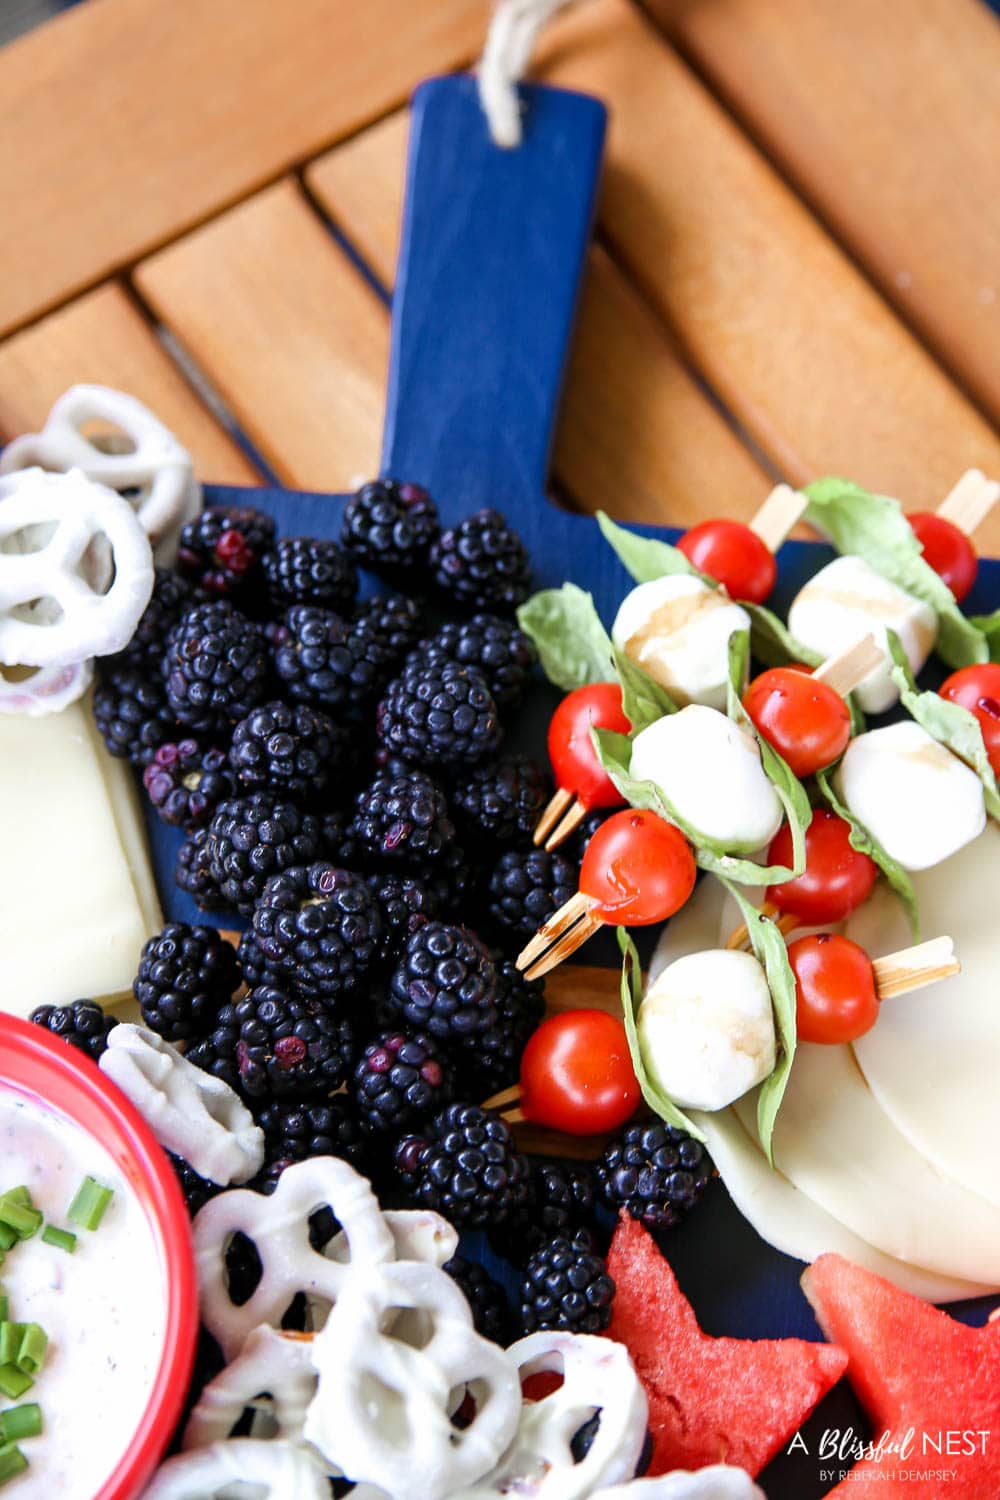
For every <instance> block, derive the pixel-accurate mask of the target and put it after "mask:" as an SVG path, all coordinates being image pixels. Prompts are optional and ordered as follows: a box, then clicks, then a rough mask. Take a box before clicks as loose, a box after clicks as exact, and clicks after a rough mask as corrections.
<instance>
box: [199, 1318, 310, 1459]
mask: <svg viewBox="0 0 1000 1500" xmlns="http://www.w3.org/2000/svg"><path fill="white" fill-rule="evenodd" d="M315 1394H316V1371H315V1370H314V1369H313V1366H312V1335H311V1334H306V1333H286V1332H283V1331H282V1330H281V1329H278V1328H270V1327H269V1326H268V1325H267V1324H266V1323H262V1324H261V1326H260V1327H259V1328H255V1329H254V1331H253V1333H251V1334H250V1336H249V1338H248V1339H247V1341H246V1343H245V1344H244V1345H243V1348H242V1349H241V1350H240V1352H239V1354H237V1356H236V1358H235V1359H234V1360H233V1361H232V1362H231V1363H230V1364H228V1365H227V1366H226V1368H225V1369H224V1370H222V1371H221V1372H220V1373H219V1374H218V1375H217V1376H216V1377H215V1379H214V1380H210V1381H209V1383H208V1385H206V1386H205V1388H204V1390H203V1391H202V1393H201V1395H200V1396H199V1398H198V1402H197V1405H196V1406H195V1407H194V1409H193V1411H192V1412H191V1416H190V1417H189V1418H188V1424H187V1426H186V1427H185V1429H184V1441H183V1447H184V1449H185V1451H187V1450H188V1449H190V1448H207V1447H209V1445H210V1444H212V1443H220V1442H224V1441H225V1440H226V1439H227V1438H228V1437H229V1435H230V1433H231V1432H232V1430H233V1428H234V1427H235V1426H236V1424H237V1422H238V1421H239V1420H240V1418H241V1417H242V1416H243V1413H244V1412H245V1411H246V1409H247V1407H248V1406H253V1405H254V1404H255V1403H258V1402H259V1401H260V1398H261V1397H263V1396H265V1395H266V1396H268V1397H269V1398H270V1399H269V1401H268V1403H267V1410H268V1412H269V1414H270V1416H271V1417H272V1419H273V1423H274V1427H275V1431H274V1433H273V1435H272V1437H271V1439H270V1440H271V1441H287V1442H292V1443H297V1442H300V1441H301V1439H302V1429H303V1426H304V1424H305V1419H306V1408H307V1407H308V1406H309V1403H310V1402H311V1401H312V1399H313V1397H314V1396H315ZM252 1435H253V1433H251V1436H252Z"/></svg>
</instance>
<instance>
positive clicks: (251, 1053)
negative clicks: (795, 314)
mask: <svg viewBox="0 0 1000 1500" xmlns="http://www.w3.org/2000/svg"><path fill="white" fill-rule="evenodd" d="M233 1009H234V1011H235V1018H236V1020H237V1021H238V1023H239V1040H238V1041H237V1043H236V1063H237V1067H238V1069H239V1077H240V1084H241V1085H242V1088H243V1091H244V1092H245V1093H246V1094H248V1095H249V1096H250V1097H251V1098H253V1099H263V1098H287V1097H289V1096H291V1095H294V1097H295V1098H296V1099H297V1100H302V1099H310V1098H321V1097H325V1096H326V1095H327V1094H332V1093H334V1092H335V1091H336V1090H337V1089H339V1088H340V1087H341V1085H342V1084H343V1083H345V1082H346V1080H347V1078H348V1076H349V1075H350V1071H351V1068H352V1066H353V1064H354V1059H355V1057H356V1055H357V1049H356V1046H355V1040H354V1028H353V1026H352V1025H351V1023H350V1021H348V1020H345V1019H343V1018H342V1017H338V1016H334V1015H333V1014H332V1013H331V1012H330V1011H329V1010H328V1009H327V1008H326V1007H325V1006H323V1005H320V1004H317V1003H313V1002H310V1001H308V1000H305V999H302V998H300V997H299V996H296V995H290V994H288V993H287V991H284V990H279V989H275V988H272V987H271V986H269V985H262V986H260V987H259V988H258V989H255V990H251V991H250V992H249V993H248V994H247V995H245V996H244V997H243V999H242V1000H239V1001H237V1002H236V1005H235V1006H234V1007H233Z"/></svg>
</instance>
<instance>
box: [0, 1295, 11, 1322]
mask: <svg viewBox="0 0 1000 1500" xmlns="http://www.w3.org/2000/svg"><path fill="white" fill-rule="evenodd" d="M9 1312H10V1298H9V1297H8V1296H7V1293H6V1292H0V1323H6V1321H7V1314H8V1313H9Z"/></svg>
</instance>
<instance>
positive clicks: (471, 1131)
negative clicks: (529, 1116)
mask: <svg viewBox="0 0 1000 1500" xmlns="http://www.w3.org/2000/svg"><path fill="white" fill-rule="evenodd" d="M394 1161H395V1166H396V1170H397V1172H398V1173H399V1174H400V1176H401V1178H402V1180H403V1182H404V1184H405V1185H406V1187H407V1188H409V1190H410V1191H411V1192H412V1193H413V1195H414V1197H415V1198H416V1200H417V1202H418V1203H420V1205H421V1206H422V1207H423V1208H430V1209H433V1210H434V1211H435V1212H437V1213H442V1214H444V1216H445V1218H447V1219H450V1220H451V1221H452V1223H453V1224H456V1225H460V1226H461V1227H462V1228H464V1229H482V1228H485V1227H486V1226H487V1225H490V1224H498V1223H502V1222H503V1220H504V1219H506V1218H508V1217H509V1216H510V1215H512V1214H514V1213H516V1212H517V1210H518V1208H519V1207H520V1205H521V1204H522V1203H523V1201H524V1198H525V1195H526V1193H527V1183H528V1163H527V1160H526V1159H525V1157H523V1156H522V1155H521V1153H520V1152H519V1151H517V1150H516V1149H515V1147H514V1143H513V1139H512V1137H511V1133H510V1128H509V1126H508V1125H506V1124H505V1122H504V1121H503V1120H501V1119H500V1117H499V1115H494V1114H491V1113H490V1112H489V1111H488V1110H483V1109H480V1108H479V1107H478V1105H475V1104H450V1105H449V1106H448V1107H447V1109H443V1110H442V1111H441V1113H440V1114H439V1115H436V1116H435V1117H434V1119H433V1120H432V1121H431V1123H430V1125H429V1126H427V1127H426V1129H425V1130H424V1132H423V1133H422V1134H421V1135H419V1136H404V1138H403V1139H402V1140H401V1141H400V1143H399V1145H398V1146H397V1147H396V1152H395V1157H394Z"/></svg>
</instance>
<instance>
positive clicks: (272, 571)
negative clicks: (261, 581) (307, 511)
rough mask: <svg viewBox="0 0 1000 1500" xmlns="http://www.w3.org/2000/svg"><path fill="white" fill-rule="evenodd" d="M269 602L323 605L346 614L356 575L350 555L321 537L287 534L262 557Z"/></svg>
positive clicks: (352, 605) (350, 608) (356, 580)
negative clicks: (269, 597)
mask: <svg viewBox="0 0 1000 1500" xmlns="http://www.w3.org/2000/svg"><path fill="white" fill-rule="evenodd" d="M263 566H264V577H265V578H266V580H267V588H268V593H269V594H270V596H271V601H272V603H274V604H276V605H277V606H278V607H279V609H284V608H286V607H287V606H288V605H289V604H323V605H326V607H327V608H328V609H335V610H336V611H337V613H338V614H342V615H346V614H349V613H350V612H351V610H352V609H353V607H354V597H355V595H356V594H357V592H358V575H357V570H356V569H355V566H354V563H353V562H352V561H351V558H350V556H349V555H348V554H347V553H346V552H345V551H344V550H343V549H342V548H341V547H338V546H337V544H336V542H330V541H327V540H325V539H324V538H323V537H310V536H287V537H282V538H281V540H280V541H278V542H275V544H274V546H273V547H271V548H270V550H269V551H267V552H265V553H264V557H263Z"/></svg>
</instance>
